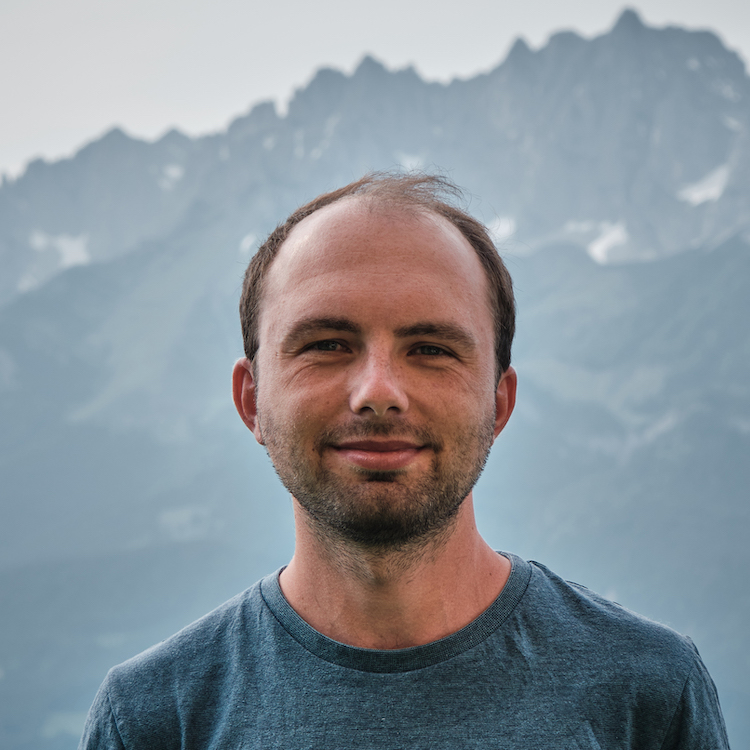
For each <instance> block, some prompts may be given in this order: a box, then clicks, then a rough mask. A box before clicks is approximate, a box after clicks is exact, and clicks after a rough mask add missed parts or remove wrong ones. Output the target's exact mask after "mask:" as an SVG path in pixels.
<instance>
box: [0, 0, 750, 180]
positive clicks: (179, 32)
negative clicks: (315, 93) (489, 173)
mask: <svg viewBox="0 0 750 750" xmlns="http://www.w3.org/2000/svg"><path fill="white" fill-rule="evenodd" d="M623 7H624V3H623V2H622V0H567V2H560V0H524V2H518V0H513V2H510V1H509V0H460V1H458V0H456V1H455V2H451V3H447V2H443V4H440V3H436V2H435V1H434V0H431V1H428V0H379V2H378V3H377V4H375V3H367V4H365V3H356V2H352V0H317V2H315V3H311V2H309V0H308V1H306V2H302V1H301V0H268V2H264V3H259V2H257V0H254V1H253V0H244V1H243V2H240V1H239V0H212V2H211V3H208V2H206V1H205V0H203V1H201V0H64V2H63V1H62V0H0V107H1V110H0V111H1V112H2V115H1V116H0V173H2V172H5V173H8V174H12V175H15V174H18V173H19V172H20V171H21V170H22V167H23V165H24V164H25V163H26V162H27V161H28V160H30V159H31V158H33V157H35V156H44V157H45V158H48V159H49V158H60V157H62V156H67V155H70V154H72V153H73V152H74V151H76V150H77V149H78V148H80V147H81V146H82V145H83V144H84V143H86V142H88V141H90V140H92V139H93V138H95V137H98V136H100V135H101V134H102V133H104V132H105V131H106V130H108V129H109V128H111V127H113V126H114V125H119V126H120V127H122V128H123V129H125V130H126V131H127V132H128V133H130V134H131V135H134V136H139V137H144V138H155V137H158V136H159V135H161V134H162V133H164V132H165V131H167V130H169V129H170V128H171V127H177V128H179V129H180V130H183V131H184V132H186V133H188V134H190V135H197V134H203V133H209V132H213V131H216V130H220V129H223V128H225V127H226V125H227V124H228V123H229V122H230V121H231V120H232V119H233V118H234V117H236V116H238V115H240V114H243V113H244V112H246V111H247V110H248V109H249V108H250V106H251V105H252V104H254V103H256V102H258V101H261V100H264V99H274V100H275V101H276V102H277V103H278V104H279V106H280V107H281V108H282V109H283V107H284V106H285V104H286V102H287V101H288V100H289V98H290V96H291V95H292V93H293V92H294V90H295V89H296V88H298V87H300V86H304V85H305V84H306V83H307V82H308V81H309V80H310V78H311V76H312V74H313V73H314V71H315V70H317V69H318V68H320V67H323V66H329V67H335V68H337V69H339V70H342V71H344V72H346V73H350V72H351V71H352V70H353V69H354V68H355V67H356V65H357V63H358V62H359V60H360V59H361V58H362V56H363V55H364V54H366V53H370V54H372V55H374V56H375V57H376V58H378V59H379V60H381V61H382V62H383V63H384V64H385V65H386V66H387V67H389V68H392V69H396V68H402V67H404V66H407V65H413V66H414V67H415V68H416V69H417V70H418V71H419V73H420V74H421V75H422V76H423V77H425V78H427V79H428V80H440V81H448V80H450V79H452V78H455V77H461V78H465V77H469V76H472V75H474V74H476V73H478V72H482V71H487V70H490V69H491V68H493V67H495V66H496V65H497V64H498V63H500V61H501V60H502V59H503V58H504V57H505V55H506V53H507V51H508V49H509V48H510V45H511V44H512V43H513V41H514V40H515V39H516V38H517V37H519V36H522V37H524V38H525V39H526V41H527V42H528V43H529V44H530V45H531V46H532V47H533V48H537V47H539V46H541V45H543V44H544V42H545V41H546V39H547V38H548V37H549V35H550V34H551V33H553V32H555V31H558V30H560V29H563V28H565V29H574V30H576V31H578V32H579V33H581V34H583V35H584V36H589V37H590V36H593V35H597V34H600V33H602V32H604V31H606V30H608V29H609V28H610V27H611V26H612V24H613V23H614V21H615V19H616V18H617V17H618V16H619V14H620V12H621V11H622V8H623ZM631 7H635V8H636V9H637V10H638V11H639V13H640V14H641V17H642V18H643V19H644V21H645V22H646V23H647V24H649V25H653V26H664V25H668V24H678V25H681V26H685V27H687V28H692V29H696V28H710V29H712V30H713V31H715V32H716V33H718V35H719V36H720V37H721V38H722V40H723V41H724V43H725V44H726V45H727V46H728V47H729V48H730V49H733V50H735V51H737V52H738V53H740V55H741V56H742V57H743V59H744V60H745V61H746V62H747V61H748V60H750V2H747V0H711V1H710V2H709V0H640V2H639V3H637V4H635V5H631Z"/></svg>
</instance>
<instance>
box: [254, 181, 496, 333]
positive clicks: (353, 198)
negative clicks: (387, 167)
mask: <svg viewBox="0 0 750 750" xmlns="http://www.w3.org/2000/svg"><path fill="white" fill-rule="evenodd" d="M352 204H356V205H357V206H361V207H362V208H365V209H367V210H368V213H370V214H372V215H378V216H382V217H384V218H385V219H387V218H388V217H391V218H392V219H393V220H394V221H403V220H404V219H406V220H407V221H409V222H415V223H422V224H423V225H425V224H427V223H432V224H433V225H434V226H435V227H436V228H438V229H439V230H441V231H444V232H447V233H449V234H450V235H452V236H453V237H454V238H455V239H457V240H458V241H459V243H460V244H461V246H462V247H463V248H464V250H465V251H466V253H467V257H469V258H472V259H473V260H472V261H471V262H473V263H476V264H477V267H478V270H479V271H480V272H481V273H480V276H479V278H481V279H482V282H481V283H482V285H483V286H484V290H485V301H486V303H487V306H488V310H489V313H490V316H491V317H492V315H493V302H494V300H493V290H492V287H491V284H490V280H489V278H488V276H487V272H486V270H485V268H484V266H483V264H482V261H481V258H480V256H479V253H478V252H477V250H476V248H475V247H474V246H473V245H472V244H471V242H469V240H468V238H467V237H466V235H465V234H464V233H463V232H462V231H461V230H460V229H459V227H457V226H456V225H455V224H454V223H453V222H452V221H451V220H450V219H449V218H448V217H446V216H444V215H443V214H441V213H440V212H439V211H436V210H434V209H433V208H431V207H430V206H429V205H426V204H423V203H421V202H414V203H411V202H409V203H407V202H404V201H403V200H399V199H398V195H394V196H386V197H383V196H381V195H380V194H379V193H374V194H372V193H355V194H353V195H347V196H344V197H343V198H340V199H339V200H337V201H334V202H333V203H329V204H328V205H326V206H322V207H321V208H319V209H317V210H316V211H314V212H313V213H311V214H308V215H307V216H305V217H304V218H303V219H301V220H300V221H299V222H297V223H296V224H295V225H294V226H293V227H292V228H291V229H290V231H289V233H288V234H287V236H286V237H285V238H284V240H283V241H282V242H281V243H280V244H279V246H278V249H277V252H276V254H275V255H274V257H273V259H272V260H271V262H270V263H269V264H268V267H267V269H266V278H265V279H264V282H263V284H262V285H261V290H260V292H261V293H260V299H259V301H258V330H259V332H260V322H261V320H262V317H263V309H264V307H265V301H266V294H267V293H268V288H269V286H270V285H269V283H268V282H269V278H270V277H272V275H273V269H274V267H275V266H276V265H277V261H278V260H279V257H280V256H282V255H283V253H284V248H285V247H288V246H289V244H290V241H294V240H295V235H296V236H297V237H299V235H300V234H301V233H302V232H304V227H305V225H307V226H308V227H309V226H310V225H312V224H313V222H314V221H317V222H320V221H325V220H326V216H327V214H331V213H334V212H337V211H341V210H342V209H344V208H346V207H347V206H351V205H352ZM351 218H352V217H348V218H346V217H342V218H341V220H342V221H351Z"/></svg>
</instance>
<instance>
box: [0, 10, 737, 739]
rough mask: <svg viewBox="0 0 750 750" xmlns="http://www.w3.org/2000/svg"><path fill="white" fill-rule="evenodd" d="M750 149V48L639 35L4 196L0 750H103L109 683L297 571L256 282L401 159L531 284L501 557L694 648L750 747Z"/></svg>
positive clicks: (114, 153) (518, 354) (112, 137)
mask: <svg viewBox="0 0 750 750" xmlns="http://www.w3.org/2000/svg"><path fill="white" fill-rule="evenodd" d="M248 75H252V72H249V73H248ZM749 134H750V79H749V78H748V76H747V73H746V71H745V67H744V65H743V63H742V61H741V60H740V59H739V58H738V57H737V55H735V54H734V53H732V52H730V51H728V50H726V49H725V48H724V47H723V46H722V44H721V42H720V41H719V39H717V37H716V36H714V35H713V34H711V33H709V32H688V31H685V30H683V29H678V28H667V29H652V28H647V27H645V26H644V25H643V24H642V23H641V21H640V19H639V18H638V16H637V15H636V14H635V13H633V12H632V11H627V12H625V13H624V14H623V15H622V17H621V18H620V20H619V21H618V22H617V24H616V25H615V27H614V28H613V29H612V30H611V31H610V32H609V33H607V34H605V35H603V36H600V37H598V38H596V39H592V40H586V39H582V38H581V37H579V36H577V35H575V34H573V33H570V32H565V33H561V34H557V35H555V36H553V37H552V38H551V39H550V41H549V43H548V44H547V45H546V46H545V47H543V48H542V49H540V50H538V51H532V50H530V49H529V48H528V47H527V46H526V45H525V44H524V43H523V42H522V41H519V42H517V43H516V44H515V46H514V47H513V48H512V50H511V51H510V53H509V55H508V56H507V58H506V59H505V60H504V62H502V64H500V65H499V66H498V67H497V68H496V69H494V70H492V71H491V72H489V73H487V74H484V75H479V76H476V77H474V78H471V79H469V80H461V81H459V80H457V81H454V82H452V83H450V84H448V85H442V84H435V83H427V82H425V81H423V80H422V79H421V78H420V77H419V76H418V75H417V74H416V73H415V72H414V71H413V70H411V69H407V70H402V71H397V72H392V71H389V70H386V69H385V68H384V67H383V66H382V65H380V64H379V63H378V62H376V61H375V60H373V59H372V58H369V57H368V58H365V59H364V60H363V62H362V63H361V65H360V66H359V67H358V68H357V70H356V71H355V72H354V74H353V75H351V76H347V75H344V74H342V73H340V72H337V71H334V70H322V71H320V72H318V73H317V75H316V76H315V77H314V78H313V79H312V81H311V82H310V84H309V85H308V86H307V87H306V88H304V89H303V90H300V91H298V92H297V93H296V95H295V96H294V98H293V99H292V101H291V103H290V104H289V108H288V112H287V113H286V114H285V115H283V116H282V115H280V114H279V113H278V112H277V111H276V109H275V108H274V106H273V104H270V103H262V104H259V105H257V106H255V107H254V108H253V109H252V110H251V111H250V113H249V114H248V115H246V116H243V117H240V118H239V119H237V120H236V121H235V122H233V123H232V124H231V126H230V127H229V128H228V129H227V131H226V132H222V133H217V134H214V135H211V136H207V137H202V138H196V139H191V138H188V137H186V136H184V135H182V134H180V133H178V132H176V131H173V132H171V133H168V134H167V135H166V136H164V137H163V138H162V139H160V140H159V141H157V142H155V143H148V142H143V141H138V140H135V139H132V138H130V137H128V136H127V135H125V134H124V133H123V132H122V131H120V130H113V131H111V132H110V133H108V134H107V135H106V136H104V137H103V138H101V139H100V140H98V141H96V142H94V143H91V144H89V145H87V146H85V147H84V148H83V149H81V151H79V152H78V153H77V154H76V155H75V156H74V157H73V158H71V159H67V160H63V161H59V162H56V163H47V162H44V161H36V162H33V163H31V164H30V165H29V167H28V169H27V171H26V172H25V174H23V175H22V176H21V177H19V178H18V179H16V180H13V181H7V180H6V181H5V182H4V183H3V185H2V187H1V188H0V263H1V264H2V266H1V267H2V274H0V443H1V449H0V495H1V500H0V509H1V512H2V522H1V523H0V602H1V604H0V609H1V611H2V630H1V631H0V746H2V747H3V748H9V750H32V748H33V749H34V750H57V749H58V748H60V749H62V748H71V747H74V746H75V743H76V736H77V734H78V732H79V731H80V728H81V725H82V722H83V717H84V715H85V712H86V710H87V708H88V705H89V703H90V702H91V699H92V697H93V694H94V691H95V690H96V687H97V685H98V684H99V682H100V681H101V679H102V677H103V675H104V673H105V672H106V669H107V668H108V667H109V666H111V665H112V664H114V663H116V662H118V661H121V660H123V659H125V658H127V657H128V656H131V655H132V654H134V653H136V652H137V651H139V650H141V649H143V648H144V647H146V646H148V645H150V644H151V643H152V642H154V641H156V640H159V639H160V638H163V637H165V636H167V635H168V634H170V633H171V632H173V631H174V630H176V629H178V628H179V627H181V626H182V625H184V624H187V623H188V622H189V621H190V620H192V619H194V618H195V617H197V616H199V615H200V614H202V613H203V612H205V611H207V610H208V609H210V608H211V607H213V606H215V605H217V604H219V603H220V602H221V601H223V600H224V599H226V598H228V597H229V596H231V595H232V594H234V593H236V592H238V591H240V590H242V589H244V588H245V587H247V586H248V585H250V584H251V583H252V582H253V581H254V580H256V579H257V578H258V577H260V576H261V575H262V574H264V573H267V572H268V571H269V570H271V569H273V568H275V567H278V566H280V565H282V564H283V563H284V562H285V561H286V560H287V559H288V557H289V555H290V552H291V548H292V522H291V510H290V507H289V501H288V498H287V497H286V496H285V493H284V492H283V490H282V489H281V487H280V486H279V484H278V482H277V480H276V479H275V476H274V474H273V470H272V467H271V466H270V463H269V462H268V460H267V458H266V457H265V455H264V454H263V453H262V451H261V450H260V449H258V448H257V446H255V445H254V441H253V439H252V436H250V435H249V433H247V431H246V430H245V428H244V426H243V425H242V424H241V423H240V420H239V419H238V418H237V417H236V415H235V414H234V413H233V407H232V404H231V399H230V391H229V374H230V370H231V365H232V363H233V361H234V359H235V358H237V357H238V356H240V355H241V353H242V352H241V341H240V333H239V323H238V321H237V312H236V305H237V300H238V295H239V287H240V284H241V277H242V272H243V270H244V267H245V265H246V263H247V261H248V259H249V257H250V256H251V254H252V252H253V251H254V249H255V247H256V245H257V241H258V240H259V239H260V238H261V237H262V236H263V235H264V234H265V233H267V232H268V231H270V230H271V229H272V228H273V226H274V225H275V224H276V222H277V221H279V220H280V219H282V218H283V217H284V216H285V215H286V214H287V213H288V211H290V210H291V209H292V208H294V207H295V206H296V205H298V204H300V203H301V202H303V201H305V200H307V199H309V198H310V197H312V196H314V195H315V194H317V193H318V192H320V191H323V190H326V189H330V188H333V187H337V186H339V185H341V184H343V183H345V182H348V181H350V180H352V179H354V178H356V177H359V176H360V175H361V174H362V173H364V172H365V171H368V170H372V169H385V168H392V167H394V166H398V165H400V166H401V167H402V168H423V169H428V170H432V169H439V170H441V171H442V172H444V173H447V174H448V175H449V176H450V177H452V178H453V179H454V180H455V181H456V182H458V183H459V184H461V185H463V186H465V187H466V188H467V189H468V190H469V191H470V196H471V199H470V202H469V209H470V210H471V211H472V212H473V213H474V214H475V215H477V216H478V217H479V218H480V219H482V220H484V221H485V222H487V223H488V224H489V225H490V227H491V228H492V231H493V232H494V233H495V236H496V239H497V241H498V244H499V246H500V247H501V248H502V250H503V252H504V253H505V255H506V258H507V262H508V265H509V267H510V270H511V272H512V274H513V276H514V278H515V282H516V290H517V294H518V304H519V332H518V338H517V343H516V347H515V351H514V363H515V364H516V367H517V369H518V371H519V379H520V386H519V387H520V392H519V405H518V408H517V411H516V414H515V415H514V416H513V419H512V420H511V424H510V425H509V427H508V429H507V432H506V433H504V434H503V435H502V436H501V439H500V440H499V441H498V444H497V446H496V447H495V450H494V453H493V456H492V458H491V461H490V463H489V465H488V467H487V469H486V471H485V474H484V476H483V477H482V479H481V480H480V485H479V487H478V490H477V493H476V494H477V502H478V506H479V515H480V519H479V520H480V525H481V528H482V530H483V532H484V534H485V536H486V537H487V538H488V540H489V541H490V542H491V543H492V544H494V545H495V546H497V547H499V548H505V549H510V550H512V551H514V552H517V553H519V554H521V555H524V556H526V557H531V558H534V559H539V560H541V561H542V562H545V563H548V564H550V565H551V566H552V567H553V568H554V569H556V570H558V571H560V572H561V573H563V574H564V575H566V576H567V577H568V578H571V579H574V580H578V581H580V582H582V583H585V584H587V585H589V586H590V587H591V588H594V589H597V590H599V591H601V592H602V593H604V594H605V595H608V596H611V597H613V598H616V599H617V600H618V601H620V602H621V603H622V604H625V605H627V606H629V607H631V608H633V609H637V610H639V611H642V612H644V613H645V614H648V615H650V616H652V617H654V618H656V619H659V620H662V621H665V622H667V623H669V624H670V625H672V626H673V627H675V628H676V629H678V630H680V631H682V632H685V633H687V634H688V635H691V636H692V637H693V638H694V640H695V641H696V642H697V644H698V646H699V647H700V650H701V652H702V654H703V656H704V659H705V661H706V662H707V664H708V666H709V668H710V669H711V671H712V673H713V675H714V677H715V679H716V681H717V684H718V688H719V693H720V697H721V700H722V704H723V706H724V709H725V713H726V716H727V721H728V725H729V732H730V737H731V739H732V741H733V745H734V747H738V748H739V747H746V746H748V745H750V719H749V718H748V716H749V715H750V714H748V711H747V707H748V705H750V678H748V674H750V669H749V667H750V658H749V657H748V653H750V648H749V646H750V644H749V643H748V641H749V640H750V639H749V638H748V627H747V622H748V619H749V618H750V587H748V584H747V571H748V569H750V545H749V544H748V538H750V503H749V502H748V499H749V498H748V487H750V468H749V467H750V461H749V460H748V457H750V380H749V379H748V372H750V333H748V322H749V321H750V294H748V292H747V286H748V280H749V279H750V139H749Z"/></svg>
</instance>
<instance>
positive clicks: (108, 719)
mask: <svg viewBox="0 0 750 750" xmlns="http://www.w3.org/2000/svg"><path fill="white" fill-rule="evenodd" d="M124 749H125V745H124V744H123V741H122V738H121V737H120V732H119V730H118V729H117V722H116V721H115V716H114V713H113V712H112V705H111V704H110V701H109V693H108V690H107V683H106V682H105V683H104V684H103V685H102V686H101V687H100V688H99V692H98V693H97V694H96V698H94V702H93V704H92V705H91V709H90V710H89V715H88V718H87V719H86V724H85V726H84V728H83V736H82V737H81V742H80V743H79V745H78V750H124Z"/></svg>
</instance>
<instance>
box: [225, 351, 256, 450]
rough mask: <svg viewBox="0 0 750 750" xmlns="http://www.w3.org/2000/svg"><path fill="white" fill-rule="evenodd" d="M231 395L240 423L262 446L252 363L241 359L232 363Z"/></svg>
mask: <svg viewBox="0 0 750 750" xmlns="http://www.w3.org/2000/svg"><path fill="white" fill-rule="evenodd" d="M232 395H233V396H234V405H235V407H236V409H237V413H238V414H239V415H240V417H241V418H242V421H243V422H244V423H245V424H246V425H247V427H248V429H249V430H250V432H252V433H253V435H255V439H256V440H257V441H258V442H259V443H260V444H261V445H263V435H262V434H261V431H260V420H259V418H258V407H257V404H256V402H255V396H256V384H255V376H254V375H253V363H252V362H251V361H250V360H249V359H247V357H243V358H242V359H238V360H237V361H236V362H235V363H234V370H232Z"/></svg>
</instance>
